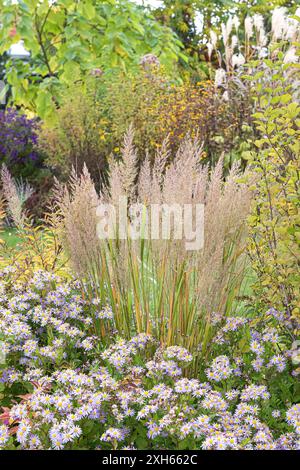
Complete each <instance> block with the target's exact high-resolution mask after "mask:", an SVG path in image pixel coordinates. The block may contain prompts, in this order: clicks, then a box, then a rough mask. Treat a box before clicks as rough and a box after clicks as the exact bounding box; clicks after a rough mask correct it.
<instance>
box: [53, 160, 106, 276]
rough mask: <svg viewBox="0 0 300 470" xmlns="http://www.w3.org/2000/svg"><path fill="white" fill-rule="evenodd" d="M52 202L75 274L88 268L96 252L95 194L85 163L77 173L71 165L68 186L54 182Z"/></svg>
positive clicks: (96, 204)
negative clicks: (56, 209)
mask: <svg viewBox="0 0 300 470" xmlns="http://www.w3.org/2000/svg"><path fill="white" fill-rule="evenodd" d="M55 196H56V204H57V207H58V210H59V214H60V216H61V218H62V226H61V229H62V232H63V236H64V240H63V242H64V245H65V247H66V251H67V253H68V255H69V256H70V260H71V262H72V266H73V268H74V270H75V272H76V273H77V274H81V275H83V274H84V273H87V272H89V269H92V266H93V263H94V259H95V258H96V257H97V254H98V251H97V250H98V239H97V232H96V226H97V219H96V209H97V206H98V204H99V197H98V195H97V193H96V190H95V187H94V183H93V181H92V179H91V177H90V174H89V172H88V169H87V167H86V166H84V167H83V172H82V174H81V175H80V176H77V174H76V171H75V170H74V169H73V170H72V174H71V177H70V181H69V186H67V185H60V184H59V183H56V190H55Z"/></svg>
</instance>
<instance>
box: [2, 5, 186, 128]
mask: <svg viewBox="0 0 300 470" xmlns="http://www.w3.org/2000/svg"><path fill="white" fill-rule="evenodd" d="M0 23H1V30H0V54H2V53H4V52H6V51H8V50H9V48H10V46H11V45H12V44H15V43H18V42H19V41H20V40H22V41H23V43H24V46H25V48H26V49H27V50H28V51H29V52H30V58H29V59H28V60H27V61H24V60H22V59H11V60H9V61H8V62H7V64H6V78H7V81H8V83H9V84H10V85H11V87H12V98H13V101H14V102H15V104H17V105H21V106H24V107H25V108H28V109H30V110H32V111H33V112H35V113H37V114H38V115H39V116H40V117H41V118H43V119H45V118H47V119H51V118H52V117H53V113H54V111H55V108H56V107H57V105H59V103H60V98H61V92H62V91H63V90H64V89H65V86H66V85H70V84H73V83H75V82H76V81H78V80H81V79H82V78H83V77H85V76H86V75H87V74H89V73H90V72H91V71H94V70H99V69H104V70H106V69H114V68H120V69H123V70H124V71H125V70H127V69H128V68H130V67H134V66H137V65H138V63H139V61H140V59H141V58H142V57H143V56H144V55H145V54H148V53H152V54H155V55H156V56H158V57H159V59H160V61H161V63H163V64H164V65H165V67H166V68H167V69H168V70H169V72H170V73H172V72H173V70H174V67H176V62H177V61H178V59H179V57H181V58H182V59H184V60H186V57H185V56H184V55H183V54H182V52H181V43H180V41H179V40H178V38H177V37H176V35H175V34H174V33H173V31H172V30H171V29H170V28H168V27H166V26H163V25H161V24H159V23H158V22H157V21H156V20H155V19H154V17H153V16H152V15H151V14H150V13H149V12H147V11H146V10H145V9H144V8H143V7H141V6H138V5H136V4H135V3H134V2H131V1H128V0H121V1H116V0H107V1H103V2H97V1H96V0H84V1H80V2H74V1H73V0H57V1H55V2H48V0H42V1H40V0H22V1H19V2H12V1H11V0H8V1H6V0H1V2H0Z"/></svg>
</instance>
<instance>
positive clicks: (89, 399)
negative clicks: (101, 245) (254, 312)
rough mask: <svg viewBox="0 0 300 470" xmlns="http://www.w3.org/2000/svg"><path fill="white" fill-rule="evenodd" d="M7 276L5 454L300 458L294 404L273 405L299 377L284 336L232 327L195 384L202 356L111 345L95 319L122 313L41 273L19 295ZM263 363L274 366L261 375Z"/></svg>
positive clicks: (0, 425)
mask: <svg viewBox="0 0 300 470" xmlns="http://www.w3.org/2000/svg"><path fill="white" fill-rule="evenodd" d="M5 276H6V274H5V273H4V274H3V275H2V276H1V279H2V281H1V283H0V293H1V295H0V297H1V299H0V331H1V341H2V345H3V348H2V349H3V351H4V352H5V354H4V356H5V359H4V361H3V363H2V364H1V366H0V383H1V393H2V395H3V396H4V397H5V407H2V411H0V448H3V449H15V448H18V449H58V450H59V449H117V448H123V449H127V448H130V449H132V448H139V446H141V447H143V448H145V447H146V448H149V449H151V448H153V449H162V448H168V449H176V448H177V446H178V442H181V441H182V442H183V445H184V446H185V448H193V449H194V448H198V449H220V450H221V449H299V448H300V443H299V427H300V410H299V405H297V404H295V402H293V398H292V397H290V398H289V399H288V400H287V397H285V402H287V401H288V402H289V405H288V409H284V408H283V407H280V410H279V409H278V397H276V396H273V395H272V393H274V385H273V383H274V379H275V378H276V379H278V380H281V379H280V378H281V377H282V374H287V373H288V371H287V369H288V368H289V367H290V365H289V357H288V355H286V354H285V351H284V350H283V349H282V347H281V348H280V352H279V349H278V341H279V335H278V331H277V330H276V328H275V326H270V328H268V329H266V328H265V327H264V328H263V329H262V330H261V331H259V330H258V329H257V328H255V329H253V328H252V329H251V328H250V329H249V321H246V320H245V319H240V318H237V319H234V318H233V317H232V318H228V319H227V320H226V319H225V320H223V319H220V321H219V322H218V325H217V324H216V326H218V329H219V334H220V335H221V336H222V337H223V338H224V343H222V342H221V343H219V342H215V343H212V349H211V352H210V359H209V360H208V362H207V363H203V364H200V367H199V375H198V376H197V377H189V375H188V373H187V372H188V367H189V364H191V363H192V362H193V361H194V360H195V357H193V355H192V354H191V353H190V352H189V351H187V350H186V349H185V348H184V347H182V346H170V347H162V346H161V345H159V344H158V343H157V341H156V340H155V339H154V338H153V337H151V336H149V335H147V334H144V333H141V334H138V335H136V336H133V337H132V338H131V339H129V340H126V339H123V338H121V337H112V338H109V340H110V343H109V344H108V345H106V346H104V344H103V342H102V340H101V337H100V336H99V335H98V334H97V325H96V326H95V324H94V320H96V322H101V321H105V322H107V321H113V316H112V315H111V314H110V312H111V309H110V308H109V306H107V305H101V301H100V300H99V299H94V301H92V302H91V303H90V304H87V303H86V302H85V301H84V300H83V299H82V297H81V295H80V293H79V290H77V287H78V285H77V283H76V281H74V280H71V281H69V282H65V281H62V280H60V279H59V278H58V277H56V276H54V275H53V274H49V273H44V272H38V273H36V274H35V276H34V278H33V279H32V280H31V281H30V282H29V283H28V284H27V285H26V286H19V285H17V284H15V285H13V286H12V285H11V283H8V282H7V281H6V277H5ZM99 312H104V313H103V315H102V314H101V315H100V314H99ZM222 322H223V323H224V324H223V326H222ZM246 328H248V330H247V331H248V334H247V335H245V331H246V330H245V329H246ZM233 334H234V335H236V336H235V342H230V341H231V340H230V336H231V335H233ZM238 335H240V336H238ZM240 338H244V339H245V344H244V343H243V344H242V345H241V346H242V347H243V348H244V350H245V352H244V353H243V357H242V358H241V357H239V355H238V353H237V350H236V347H235V345H236V344H237V342H238V341H240ZM107 340H108V339H107ZM230 348H231V350H230ZM281 355H282V357H284V359H285V367H284V369H282V367H281V365H280V366H279V364H281V363H280V360H281V359H280V357H281ZM253 357H259V358H263V361H264V368H263V369H262V371H260V372H259V373H258V372H256V371H255V370H254V369H253V365H252V362H253ZM268 374H269V375H270V377H271V378H272V381H273V382H272V383H271V382H270V383H271V389H269V387H268V379H267V377H268ZM270 380H271V379H270ZM286 380H290V381H292V380H294V379H293V377H292V376H291V375H289V376H288V375H286V376H285V377H284V381H286ZM291 385H292V382H291ZM290 388H292V387H290ZM271 391H272V393H271Z"/></svg>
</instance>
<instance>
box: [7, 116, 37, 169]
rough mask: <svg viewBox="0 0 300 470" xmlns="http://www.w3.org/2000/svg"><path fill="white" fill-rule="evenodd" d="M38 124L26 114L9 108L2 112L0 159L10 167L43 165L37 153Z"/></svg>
mask: <svg viewBox="0 0 300 470" xmlns="http://www.w3.org/2000/svg"><path fill="white" fill-rule="evenodd" d="M37 127H38V124H37V122H36V120H34V119H27V117H26V116H25V115H24V114H20V113H18V112H17V111H16V110H14V109H11V108H8V109H6V111H0V157H1V161H5V162H6V163H7V165H8V166H9V167H15V166H16V165H19V169H20V165H23V166H24V164H27V163H31V165H32V164H34V165H38V164H40V163H41V156H40V155H39V154H38V153H37V152H36V150H35V146H36V144H37Z"/></svg>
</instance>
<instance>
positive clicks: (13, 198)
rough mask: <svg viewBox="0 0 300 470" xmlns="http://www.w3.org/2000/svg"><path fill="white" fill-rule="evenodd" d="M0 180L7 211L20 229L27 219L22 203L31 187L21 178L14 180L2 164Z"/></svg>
mask: <svg viewBox="0 0 300 470" xmlns="http://www.w3.org/2000/svg"><path fill="white" fill-rule="evenodd" d="M1 181H2V187H3V194H4V197H5V199H6V202H7V209H8V213H9V215H10V216H11V218H12V220H13V222H14V224H15V225H16V227H17V228H20V229H22V228H23V227H24V224H25V222H26V221H28V215H27V214H26V211H25V210H24V203H25V202H26V201H27V199H28V198H29V197H30V196H31V194H32V192H33V189H32V188H31V186H30V185H29V184H27V183H24V182H23V181H22V180H19V181H17V180H15V179H14V178H13V177H12V176H11V174H10V172H9V171H8V169H7V167H6V165H4V164H3V165H2V168H1Z"/></svg>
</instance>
